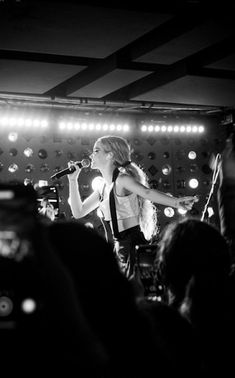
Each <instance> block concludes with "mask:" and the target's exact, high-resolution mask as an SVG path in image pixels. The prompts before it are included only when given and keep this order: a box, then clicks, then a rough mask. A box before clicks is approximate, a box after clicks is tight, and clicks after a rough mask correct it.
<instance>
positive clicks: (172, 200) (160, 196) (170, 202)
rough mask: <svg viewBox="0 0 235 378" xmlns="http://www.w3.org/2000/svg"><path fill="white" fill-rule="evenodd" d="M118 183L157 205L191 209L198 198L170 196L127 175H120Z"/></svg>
mask: <svg viewBox="0 0 235 378" xmlns="http://www.w3.org/2000/svg"><path fill="white" fill-rule="evenodd" d="M118 180H119V184H120V185H121V186H122V187H123V188H125V189H127V190H128V191H130V192H132V193H135V194H137V195H139V196H140V197H143V198H145V199H148V200H150V201H151V202H154V203H158V204H159V205H164V206H171V207H175V208H179V207H181V208H183V209H185V210H191V208H192V206H193V204H194V202H197V201H198V199H197V197H195V196H187V197H179V198H176V197H172V196H170V195H168V194H166V193H163V192H160V191H159V190H156V189H150V188H147V187H146V186H144V185H142V184H141V183H139V182H138V181H136V180H135V179H134V178H133V177H131V176H129V175H122V176H120V177H119V178H118Z"/></svg>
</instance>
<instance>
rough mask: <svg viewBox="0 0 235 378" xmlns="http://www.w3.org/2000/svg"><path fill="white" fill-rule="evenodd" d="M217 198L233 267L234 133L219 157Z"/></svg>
mask: <svg viewBox="0 0 235 378" xmlns="http://www.w3.org/2000/svg"><path fill="white" fill-rule="evenodd" d="M217 198H218V207H219V217H220V230H221V233H222V235H224V237H225V238H226V240H227V241H228V243H229V246H230V253H231V258H232V264H233V265H235V221H234V220H235V133H233V135H232V136H230V137H229V138H228V140H227V141H226V144H225V148H224V150H223V152H222V155H221V163H220V171H219V188H218V191H217Z"/></svg>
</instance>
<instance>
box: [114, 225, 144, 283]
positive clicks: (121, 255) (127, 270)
mask: <svg viewBox="0 0 235 378" xmlns="http://www.w3.org/2000/svg"><path fill="white" fill-rule="evenodd" d="M138 244H147V241H146V239H145V237H144V234H143V232H142V231H141V229H140V226H135V227H131V228H128V229H127V230H125V231H122V232H120V234H119V237H118V238H117V239H114V253H115V256H116V258H117V261H118V265H119V267H120V269H121V271H122V272H123V273H124V275H125V276H126V277H127V278H130V277H131V276H132V274H133V273H134V267H135V263H136V250H135V247H136V245H138Z"/></svg>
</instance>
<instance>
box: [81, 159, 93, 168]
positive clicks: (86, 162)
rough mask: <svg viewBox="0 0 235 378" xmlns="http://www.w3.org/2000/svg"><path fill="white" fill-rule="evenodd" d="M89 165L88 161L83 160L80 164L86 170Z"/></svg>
mask: <svg viewBox="0 0 235 378" xmlns="http://www.w3.org/2000/svg"><path fill="white" fill-rule="evenodd" d="M90 163H91V162H90V159H83V160H82V161H81V164H82V166H83V168H88V167H89V166H90Z"/></svg>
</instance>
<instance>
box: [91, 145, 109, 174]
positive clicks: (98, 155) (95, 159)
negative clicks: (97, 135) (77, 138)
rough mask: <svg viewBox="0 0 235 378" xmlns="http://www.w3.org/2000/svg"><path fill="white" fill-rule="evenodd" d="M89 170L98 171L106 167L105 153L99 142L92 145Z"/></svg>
mask: <svg viewBox="0 0 235 378" xmlns="http://www.w3.org/2000/svg"><path fill="white" fill-rule="evenodd" d="M90 158H91V168H93V169H100V168H102V167H104V166H105V165H107V161H108V160H107V152H105V151H104V147H103V145H102V143H101V142H99V141H97V142H96V143H95V144H94V147H93V152H92V154H91V155H90Z"/></svg>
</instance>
